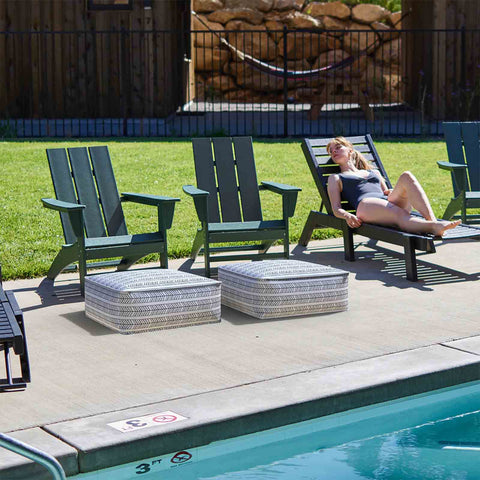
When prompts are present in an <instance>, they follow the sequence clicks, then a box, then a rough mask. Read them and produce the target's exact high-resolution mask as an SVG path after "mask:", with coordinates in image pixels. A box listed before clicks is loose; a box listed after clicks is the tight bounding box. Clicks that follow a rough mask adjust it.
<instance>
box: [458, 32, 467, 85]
mask: <svg viewBox="0 0 480 480" xmlns="http://www.w3.org/2000/svg"><path fill="white" fill-rule="evenodd" d="M461 30H462V32H461V34H460V55H461V58H460V65H461V67H460V68H461V72H460V84H461V87H462V90H463V91H465V89H466V88H467V71H466V66H467V57H466V54H467V53H466V32H465V25H463V26H462V29H461Z"/></svg>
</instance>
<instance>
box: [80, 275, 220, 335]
mask: <svg viewBox="0 0 480 480" xmlns="http://www.w3.org/2000/svg"><path fill="white" fill-rule="evenodd" d="M220 285H221V284H220V282H218V281H216V280H211V279H209V278H204V277H199V276H198V275H192V274H190V273H185V272H179V271H177V270H165V269H152V270H130V271H125V272H112V273H104V274H99V275H90V276H87V277H85V313H86V315H87V317H89V318H91V319H92V320H95V321H96V322H98V323H101V324H102V325H105V326H106V327H108V328H111V329H112V330H115V331H117V332H120V333H126V334H128V333H138V332H145V331H149V330H159V329H164V328H175V327H186V326H190V325H199V324H202V323H214V322H219V321H220V309H221V305H220V295H221V294H220Z"/></svg>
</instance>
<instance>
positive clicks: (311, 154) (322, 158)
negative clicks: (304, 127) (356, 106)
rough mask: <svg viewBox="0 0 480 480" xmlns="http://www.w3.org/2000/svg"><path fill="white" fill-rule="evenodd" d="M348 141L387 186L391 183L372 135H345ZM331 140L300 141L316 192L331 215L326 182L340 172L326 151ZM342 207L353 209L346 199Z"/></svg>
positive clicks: (313, 139) (312, 139)
mask: <svg viewBox="0 0 480 480" xmlns="http://www.w3.org/2000/svg"><path fill="white" fill-rule="evenodd" d="M345 138H346V139H347V140H348V141H349V142H351V143H352V144H353V147H354V148H355V150H357V151H359V152H361V153H362V154H363V156H364V157H365V159H366V160H368V161H369V162H370V164H371V165H372V166H373V167H374V168H376V169H377V170H378V171H379V172H380V174H381V175H382V177H383V178H384V179H385V182H386V184H387V186H388V188H391V187H392V185H391V183H390V180H389V178H388V175H387V172H386V171H385V168H384V167H383V164H382V162H381V160H380V157H379V156H378V153H377V150H376V148H375V145H374V144H373V140H372V137H371V136H370V135H368V134H367V135H361V136H356V137H345ZM330 140H332V138H331V137H329V138H305V139H304V140H303V142H302V149H303V153H304V155H305V158H306V160H307V163H308V166H309V167H310V171H311V172H312V176H313V178H314V179H315V183H316V185H317V189H318V192H319V193H320V196H321V198H322V203H323V205H324V206H325V208H326V210H327V212H328V213H329V214H331V215H333V211H332V206H331V204H330V199H329V198H328V191H327V184H328V178H329V177H330V175H333V174H334V173H340V168H339V166H338V165H337V164H336V163H335V162H334V161H333V160H332V159H331V158H330V155H329V154H328V152H327V145H328V143H329V142H330ZM342 204H343V208H345V209H346V210H354V208H353V207H352V206H351V205H350V204H349V203H348V202H346V201H342Z"/></svg>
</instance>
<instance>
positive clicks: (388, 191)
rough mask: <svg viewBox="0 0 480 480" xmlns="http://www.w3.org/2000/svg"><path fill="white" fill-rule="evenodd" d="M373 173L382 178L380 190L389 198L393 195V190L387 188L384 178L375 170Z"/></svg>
mask: <svg viewBox="0 0 480 480" xmlns="http://www.w3.org/2000/svg"><path fill="white" fill-rule="evenodd" d="M373 171H374V172H375V174H376V175H378V177H379V178H380V188H381V189H382V192H383V194H384V195H386V196H387V197H388V196H389V195H390V194H391V193H392V190H393V189H392V188H388V187H387V184H386V182H385V179H384V178H383V177H382V175H381V173H380V172H379V171H378V170H373Z"/></svg>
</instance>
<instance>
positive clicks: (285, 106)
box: [283, 25, 295, 137]
mask: <svg viewBox="0 0 480 480" xmlns="http://www.w3.org/2000/svg"><path fill="white" fill-rule="evenodd" d="M287 33H288V28H287V26H286V25H284V26H283V136H284V137H288V75H287V66H288V65H287ZM294 35H295V32H294Z"/></svg>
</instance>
